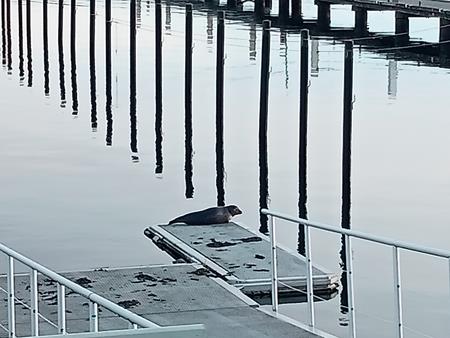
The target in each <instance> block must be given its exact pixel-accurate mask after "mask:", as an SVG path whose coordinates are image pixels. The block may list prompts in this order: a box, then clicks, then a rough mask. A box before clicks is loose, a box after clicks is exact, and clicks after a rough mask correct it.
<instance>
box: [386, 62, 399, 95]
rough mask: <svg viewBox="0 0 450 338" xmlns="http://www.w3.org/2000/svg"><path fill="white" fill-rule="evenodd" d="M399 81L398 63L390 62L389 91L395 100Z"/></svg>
mask: <svg viewBox="0 0 450 338" xmlns="http://www.w3.org/2000/svg"><path fill="white" fill-rule="evenodd" d="M397 80H398V68H397V61H396V60H389V64H388V88H387V91H388V96H389V98H390V99H395V98H396V97H397Z"/></svg>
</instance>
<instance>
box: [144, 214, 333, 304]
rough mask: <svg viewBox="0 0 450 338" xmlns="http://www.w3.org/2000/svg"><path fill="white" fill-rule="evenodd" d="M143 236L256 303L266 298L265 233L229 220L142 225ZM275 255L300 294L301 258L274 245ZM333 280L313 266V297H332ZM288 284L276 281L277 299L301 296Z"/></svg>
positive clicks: (268, 262)
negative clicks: (221, 279)
mask: <svg viewBox="0 0 450 338" xmlns="http://www.w3.org/2000/svg"><path fill="white" fill-rule="evenodd" d="M145 234H146V236H147V237H149V238H151V239H152V240H153V241H154V242H155V243H156V244H157V245H158V246H159V247H160V248H161V249H163V250H165V251H167V252H168V253H169V254H171V255H172V256H173V257H174V258H175V259H179V258H181V259H183V260H184V261H187V262H197V263H201V264H203V265H204V266H205V267H207V268H208V269H209V270H211V271H212V272H214V273H215V274H217V276H219V277H221V278H223V279H224V280H226V281H227V282H228V283H229V284H231V285H234V286H236V287H238V288H239V289H240V290H241V291H242V292H244V293H245V294H246V295H248V296H250V297H252V298H255V299H256V298H258V301H260V299H261V298H262V299H263V298H268V296H270V293H271V276H270V271H271V256H270V251H271V250H270V242H269V241H268V239H267V238H266V237H265V236H262V235H260V234H257V233H255V232H253V231H251V230H249V229H247V228H245V227H243V226H241V225H239V224H236V223H233V222H230V223H226V224H215V225H207V226H204V225H199V226H195V225H188V226H186V225H182V224H172V225H158V226H151V227H149V228H147V229H146V230H145ZM277 256H278V275H279V277H280V278H282V280H283V282H284V283H286V284H288V285H289V286H290V287H292V288H295V289H296V290H302V291H303V292H305V291H306V263H305V258H304V257H303V256H301V255H299V254H297V253H293V252H288V251H287V250H285V249H283V248H278V251H277ZM337 283H338V277H337V275H335V274H333V273H330V272H326V271H325V270H324V269H320V268H317V267H314V268H313V284H314V292H315V294H316V295H318V294H320V295H321V296H322V297H327V296H328V297H329V296H330V295H333V293H335V291H336V287H337ZM292 288H288V287H286V286H283V285H280V286H279V292H280V297H288V298H289V297H292V296H293V295H295V296H296V297H299V296H301V293H299V292H298V291H294V290H293V289H292ZM298 300H299V299H296V301H298ZM261 303H264V301H261Z"/></svg>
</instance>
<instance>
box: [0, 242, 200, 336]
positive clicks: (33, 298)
mask: <svg viewBox="0 0 450 338" xmlns="http://www.w3.org/2000/svg"><path fill="white" fill-rule="evenodd" d="M0 252H3V253H4V254H5V255H6V257H7V259H8V262H7V265H8V267H7V273H6V277H7V295H8V297H7V299H8V327H7V328H5V327H4V326H3V325H1V324H0V325H1V327H2V328H3V329H5V330H7V331H8V334H9V338H15V337H16V319H15V303H16V302H19V303H21V304H22V305H25V304H24V303H23V302H21V301H20V300H18V299H17V298H16V297H15V295H14V261H15V260H17V261H19V262H21V263H22V264H24V265H26V266H27V267H29V268H30V269H31V271H30V303H31V304H30V313H31V335H32V336H39V317H42V316H41V315H40V314H39V307H38V300H39V298H38V278H37V276H38V273H40V274H42V275H45V276H47V277H48V278H50V279H51V280H53V281H55V282H56V283H57V306H58V324H57V329H58V334H67V330H66V292H65V290H66V288H68V289H70V290H72V291H73V292H75V293H76V294H78V295H80V296H83V297H85V298H87V299H88V300H89V329H90V332H98V319H99V318H98V314H99V312H98V306H102V307H104V308H105V309H107V310H109V311H111V312H112V313H114V314H116V315H118V316H119V317H121V318H123V319H125V320H127V321H128V322H129V327H130V328H133V329H137V328H139V327H142V328H160V326H159V325H157V324H155V323H153V322H151V321H149V320H147V319H145V318H143V317H141V316H139V315H137V314H135V313H133V312H131V311H129V310H126V309H124V308H123V307H121V306H119V305H117V304H115V303H113V302H111V301H109V300H108V299H106V298H103V297H102V296H99V295H97V294H95V293H94V292H92V291H90V290H88V289H86V288H83V287H82V286H80V285H78V284H76V283H74V282H72V281H70V280H68V279H67V278H65V277H63V276H61V275H59V274H58V273H56V272H54V271H52V270H50V269H48V268H46V267H44V266H42V265H40V264H38V263H36V262H35V261H33V260H31V259H29V258H27V257H25V256H23V255H21V254H20V253H18V252H16V251H14V250H12V249H10V248H8V247H7V246H6V245H4V244H2V243H0ZM43 319H44V320H46V321H47V322H49V321H48V320H47V319H46V318H43ZM50 323H51V322H50ZM51 324H53V323H51ZM179 327H186V328H188V327H189V328H191V329H192V330H199V329H202V328H203V325H186V326H179Z"/></svg>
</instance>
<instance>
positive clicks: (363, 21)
mask: <svg viewBox="0 0 450 338" xmlns="http://www.w3.org/2000/svg"><path fill="white" fill-rule="evenodd" d="M354 12H355V33H356V34H358V35H367V33H368V26H367V9H365V8H360V7H356V8H355V10H354Z"/></svg>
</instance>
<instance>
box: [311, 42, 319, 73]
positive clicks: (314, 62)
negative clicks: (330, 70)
mask: <svg viewBox="0 0 450 338" xmlns="http://www.w3.org/2000/svg"><path fill="white" fill-rule="evenodd" d="M318 76H319V40H317V39H311V77H318Z"/></svg>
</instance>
